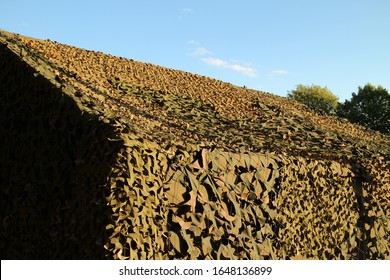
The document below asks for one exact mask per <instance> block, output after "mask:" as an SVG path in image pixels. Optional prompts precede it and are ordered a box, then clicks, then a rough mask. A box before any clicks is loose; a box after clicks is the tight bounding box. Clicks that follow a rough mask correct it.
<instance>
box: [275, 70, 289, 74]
mask: <svg viewBox="0 0 390 280" xmlns="http://www.w3.org/2000/svg"><path fill="white" fill-rule="evenodd" d="M271 74H272V75H286V74H288V72H287V71H286V70H274V71H272V72H271Z"/></svg>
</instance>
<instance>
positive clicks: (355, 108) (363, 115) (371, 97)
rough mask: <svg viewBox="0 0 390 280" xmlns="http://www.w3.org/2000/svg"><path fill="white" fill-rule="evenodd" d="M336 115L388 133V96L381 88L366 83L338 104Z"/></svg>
mask: <svg viewBox="0 0 390 280" xmlns="http://www.w3.org/2000/svg"><path fill="white" fill-rule="evenodd" d="M337 115H338V116H340V117H343V118H346V119H348V120H349V121H351V122H354V123H358V124H360V125H364V126H367V127H369V128H371V129H373V130H378V131H380V132H382V133H387V134H389V133H390V94H389V92H388V91H387V90H386V89H385V88H383V87H382V86H377V87H375V86H373V85H372V84H370V83H367V84H366V85H365V86H364V87H360V86H359V90H358V93H357V94H356V93H352V98H351V100H346V101H345V102H344V103H343V104H339V106H338V109H337Z"/></svg>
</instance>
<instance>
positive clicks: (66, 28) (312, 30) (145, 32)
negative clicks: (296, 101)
mask: <svg viewBox="0 0 390 280" xmlns="http://www.w3.org/2000/svg"><path fill="white" fill-rule="evenodd" d="M0 11H1V13H0V29H4V30H7V31H10V32H16V33H20V34H23V35H27V36H32V37H35V38H40V39H51V40H55V41H58V42H61V43H65V44H69V45H73V46H77V47H81V48H86V49H90V50H97V51H102V52H105V53H110V54H112V55H116V56H123V57H127V58H131V59H134V60H139V61H143V62H149V63H153V64H158V65H161V66H165V67H170V68H174V69H179V70H184V71H188V72H192V73H196V74H200V75H205V76H209V77H213V78H216V79H219V80H222V81H225V82H230V83H232V84H236V85H239V86H244V85H245V86H247V87H249V88H254V89H259V90H262V91H267V92H271V93H274V94H277V95H281V96H286V95H287V92H288V91H289V90H292V89H294V88H295V87H296V85H297V84H307V85H311V84H316V85H320V86H326V87H328V88H329V89H330V90H331V91H332V92H333V93H334V94H336V95H337V96H338V97H339V98H340V100H341V101H343V100H344V99H350V97H351V94H352V92H357V89H358V86H364V85H365V84H366V83H368V82H370V83H372V84H374V85H382V86H383V87H385V88H386V89H388V90H390V35H389V34H390V16H389V14H390V1H389V0H317V1H316V0H311V1H309V0H307V1H303V0H240V1H228V0H207V1H206V0H165V1H162V0H136V1H135V0H128V1H125V0H111V1H99V0H95V1H89V0H88V1H83V0H77V1H75V0H66V1H63V0H57V1H40V0H36V1H18V0H0Z"/></svg>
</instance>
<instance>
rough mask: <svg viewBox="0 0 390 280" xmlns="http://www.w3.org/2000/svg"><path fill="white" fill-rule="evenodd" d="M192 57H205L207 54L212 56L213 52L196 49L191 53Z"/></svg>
mask: <svg viewBox="0 0 390 280" xmlns="http://www.w3.org/2000/svg"><path fill="white" fill-rule="evenodd" d="M191 54H192V55H195V56H198V55H205V54H212V52H211V51H209V50H208V49H206V48H196V49H195V50H193V51H192V52H191Z"/></svg>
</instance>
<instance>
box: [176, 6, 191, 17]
mask: <svg viewBox="0 0 390 280" xmlns="http://www.w3.org/2000/svg"><path fill="white" fill-rule="evenodd" d="M192 12H193V10H192V9H191V8H182V9H180V11H179V16H178V19H182V18H183V17H184V16H185V15H188V14H191V13H192Z"/></svg>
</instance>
